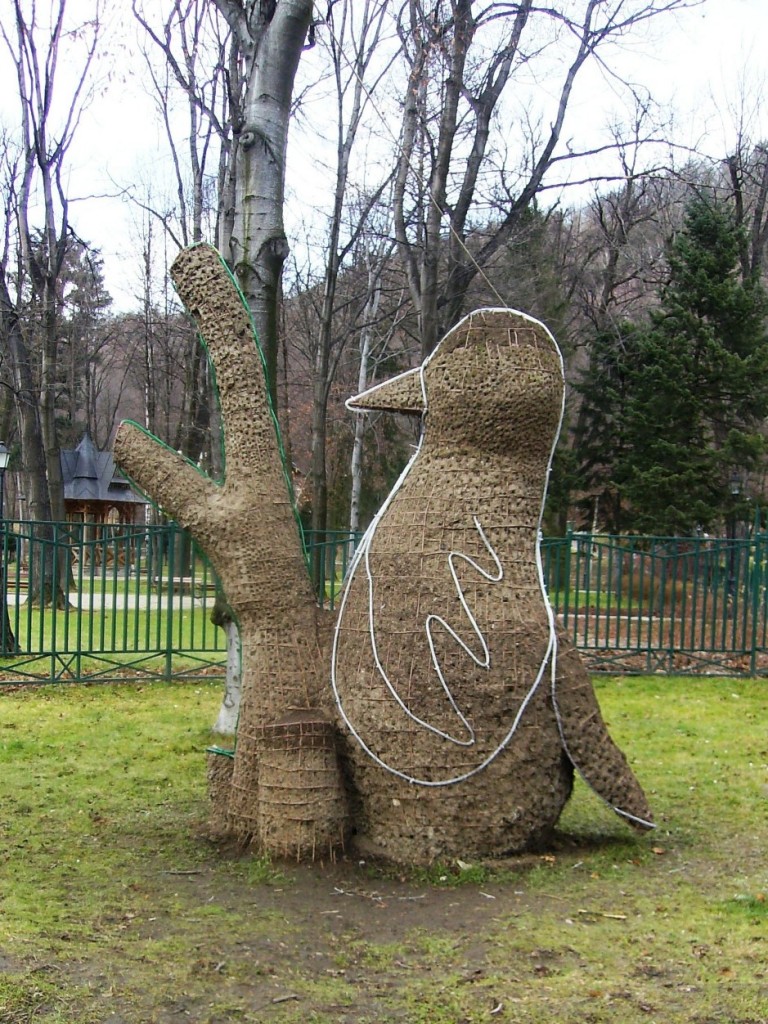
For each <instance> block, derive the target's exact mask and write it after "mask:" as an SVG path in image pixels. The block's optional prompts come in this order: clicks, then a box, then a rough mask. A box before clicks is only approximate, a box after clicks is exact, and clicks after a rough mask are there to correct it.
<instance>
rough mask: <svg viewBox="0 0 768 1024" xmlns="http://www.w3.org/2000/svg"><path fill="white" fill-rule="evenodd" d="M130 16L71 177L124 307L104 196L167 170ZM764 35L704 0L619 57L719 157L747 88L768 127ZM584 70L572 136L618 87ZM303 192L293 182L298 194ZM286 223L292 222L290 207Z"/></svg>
mask: <svg viewBox="0 0 768 1024" xmlns="http://www.w3.org/2000/svg"><path fill="white" fill-rule="evenodd" d="M70 5H71V7H72V11H73V14H76V13H77V11H78V9H79V8H80V7H82V8H83V11H84V12H85V11H86V9H87V8H88V3H87V0H70ZM125 7H126V8H128V7H129V5H128V4H127V3H126V4H125ZM123 17H124V18H125V19H126V20H125V21H124V25H125V26H126V28H124V29H123V30H122V33H120V34H118V35H117V36H116V37H113V43H112V48H111V52H110V53H109V55H108V56H107V57H106V58H104V59H103V60H102V63H101V70H102V72H105V71H106V70H107V69H109V70H110V71H111V72H112V75H111V81H110V83H109V86H108V87H107V88H105V89H104V91H103V93H102V94H100V95H99V96H98V97H97V99H96V100H95V101H94V103H93V104H92V105H91V107H90V108H89V109H88V110H87V112H86V114H85V115H84V118H83V121H82V124H81V125H80V128H79V131H78V136H77V141H76V145H75V146H74V147H73V149H72V151H71V157H72V160H71V174H70V187H71V192H72V194H73V195H75V196H77V195H81V196H93V195H94V194H96V195H102V196H104V198H89V199H88V200H87V201H85V202H82V203H76V204H74V205H73V207H72V218H73V221H74V223H75V226H76V228H77V231H78V233H79V234H80V235H81V236H82V237H84V238H86V239H87V240H89V241H90V242H91V243H92V244H93V245H95V246H96V247H98V248H100V249H101V250H102V253H103V255H104V258H105V264H106V272H107V287H108V289H109V290H110V292H111V293H112V295H113V296H114V298H115V300H116V304H117V306H118V308H121V309H126V308H131V307H133V306H135V302H134V300H133V296H134V295H135V294H136V293H137V291H138V282H137V280H136V273H135V270H134V269H132V268H133V267H135V266H136V256H135V255H134V253H135V247H134V244H133V241H132V239H133V238H135V235H136V231H135V226H134V225H135V221H136V218H137V216H138V215H137V212H136V210H135V208H134V207H132V205H131V204H129V203H127V202H125V201H120V200H119V199H115V198H107V197H108V196H109V195H110V194H112V195H114V194H115V193H117V192H118V191H119V187H120V186H128V185H131V184H134V185H135V184H136V183H137V182H142V181H143V182H151V181H157V180H158V179H160V178H162V177H163V175H164V173H165V168H166V159H167V158H166V155H165V146H164V137H163V134H162V128H161V126H159V125H157V124H156V123H155V120H154V112H153V107H152V103H151V101H150V100H149V99H148V98H147V96H146V95H145V94H143V92H142V85H141V75H142V72H141V64H140V61H139V60H138V58H137V59H136V60H135V61H134V60H132V58H131V52H132V47H131V46H130V45H126V44H128V43H129V41H130V35H131V33H133V32H134V28H133V26H132V24H131V23H130V21H129V20H128V19H127V17H126V15H125V13H123ZM0 18H2V14H0ZM767 42H768V0H706V2H705V3H704V4H703V5H702V6H700V7H698V8H695V9H693V10H689V11H686V12H684V13H682V14H678V15H674V16H665V17H664V18H662V19H659V21H658V22H657V24H656V25H655V26H653V27H652V28H651V29H650V30H649V34H648V35H647V36H646V37H645V38H641V39H637V40H636V41H634V42H633V43H632V44H631V46H630V47H629V48H627V50H626V53H622V54H621V67H622V70H624V69H626V73H628V74H629V75H630V76H631V77H632V78H634V79H635V80H636V81H638V82H641V83H642V84H644V85H646V86H647V87H649V88H650V89H651V90H652V92H653V95H654V98H655V99H656V100H657V101H659V102H661V103H668V104H670V105H672V106H674V108H675V110H676V125H677V128H676V135H675V141H676V142H678V143H679V144H681V145H690V146H692V147H695V148H697V149H699V150H701V151H704V152H706V153H707V154H708V155H709V156H712V157H719V156H721V155H722V154H724V153H726V152H727V151H728V148H729V147H730V146H731V145H732V144H733V141H734V138H735V125H736V124H737V122H738V119H739V111H740V108H741V107H742V105H743V104H744V98H745V97H746V106H745V107H744V112H745V114H746V117H747V119H748V122H749V125H750V131H749V134H750V136H751V137H752V138H753V139H756V138H758V137H760V136H761V135H764V136H768V110H767V109H763V110H761V109H760V103H759V98H760V95H761V93H762V92H763V91H764V89H765V85H766V79H767V78H768V57H767V56H766V53H768V47H767V46H766V43H767ZM614 63H616V61H614ZM3 65H5V67H3ZM11 70H12V69H10V68H9V67H8V60H7V55H6V54H5V53H4V52H0V90H1V92H0V112H1V113H2V118H3V121H4V123H6V124H7V125H8V127H10V128H13V127H14V120H15V119H16V118H17V117H18V115H17V114H16V112H15V109H14V107H13V105H12V103H11V102H9V97H10V96H11V93H10V92H9V89H10V90H12V88H13V80H12V77H9V72H11ZM584 70H585V71H586V69H584ZM582 75H583V77H582V80H581V81H580V83H579V85H578V89H577V92H576V94H575V97H574V99H575V102H574V104H573V108H572V111H571V114H570V121H569V124H568V125H567V126H566V132H565V135H564V137H566V138H567V137H568V134H569V133H570V134H572V135H574V137H576V135H577V133H581V132H582V131H583V130H584V129H585V127H586V125H591V126H592V127H593V128H596V127H599V126H601V125H602V124H603V123H604V122H605V121H606V119H607V118H608V117H610V115H611V113H612V111H613V109H614V108H615V106H616V102H617V100H616V96H615V95H614V94H613V93H612V91H611V89H610V86H609V84H608V83H606V81H605V79H604V78H603V77H602V76H601V75H600V74H599V73H598V71H597V70H596V69H594V70H592V71H590V72H589V73H588V74H583V73H582ZM3 95H4V96H5V100H3V99H2V96H3ZM395 130H396V129H395ZM301 145H302V143H301V140H299V139H298V137H297V139H296V140H295V141H294V146H293V148H292V149H291V150H290V152H289V179H290V181H289V186H290V185H291V183H296V182H298V183H299V186H298V188H299V190H301V188H302V185H303V183H305V182H306V180H307V179H306V163H305V162H304V161H303V159H302V153H301ZM296 192H297V187H296V185H293V186H292V188H291V195H292V196H293V197H294V198H293V200H292V202H293V203H294V204H295V203H297V202H298V200H297V199H296V198H295V196H296ZM304 192H305V201H306V198H308V199H309V202H310V203H311V202H312V199H311V197H306V189H304ZM288 224H289V231H290V230H291V219H290V217H289V219H288ZM172 257H173V253H170V258H172Z"/></svg>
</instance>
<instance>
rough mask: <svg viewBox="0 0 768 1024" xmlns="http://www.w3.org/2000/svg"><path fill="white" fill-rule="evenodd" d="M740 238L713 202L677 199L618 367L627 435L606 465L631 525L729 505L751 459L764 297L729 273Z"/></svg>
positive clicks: (680, 519)
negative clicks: (649, 292)
mask: <svg viewBox="0 0 768 1024" xmlns="http://www.w3.org/2000/svg"><path fill="white" fill-rule="evenodd" d="M742 245H743V237H742V230H741V228H740V227H739V226H738V225H737V224H736V222H735V220H734V218H733V216H732V215H731V213H730V210H729V209H728V207H727V206H726V205H725V204H723V203H722V202H716V201H706V200H705V199H703V198H696V199H695V200H693V201H692V202H691V203H690V204H689V206H688V209H687V211H686V217H685V222H684V227H683V229H682V231H681V232H680V233H679V234H678V235H677V237H676V238H675V239H674V241H673V243H672V245H671V248H670V253H669V263H670V277H669V282H668V284H667V286H666V287H665V288H664V290H663V292H662V295H661V308H660V310H659V311H658V312H656V313H654V314H653V315H652V318H651V326H650V329H649V330H648V332H647V333H646V334H645V336H644V338H643V339H642V341H641V344H640V349H639V353H638V354H639V360H638V364H637V366H636V367H635V368H634V369H633V370H632V371H631V373H630V393H629V396H628V401H627V406H626V421H625V439H626V442H627V443H626V448H625V450H624V452H623V453H622V454H621V456H620V457H619V459H618V460H617V462H616V465H615V472H616V477H617V480H618V481H619V482H620V487H621V491H622V495H623V500H624V501H625V502H627V503H628V504H629V507H630V508H631V512H632V525H633V528H634V529H636V530H638V531H642V532H647V533H664V534H670V535H672V534H690V533H692V532H693V531H695V530H696V529H698V528H703V529H707V528H709V527H711V526H712V525H713V524H715V523H716V522H717V521H718V520H720V519H721V518H723V516H725V515H727V514H728V513H729V512H730V510H731V504H730V503H731V502H732V498H731V495H730V490H729V479H730V477H731V475H732V473H733V472H734V470H739V471H749V470H754V469H755V468H757V466H758V465H759V464H760V462H761V460H762V457H763V452H764V450H765V441H764V437H763V434H762V433H761V429H760V428H761V426H762V423H763V420H764V419H765V417H766V415H768V336H767V335H766V327H765V317H766V313H767V312H768V304H767V303H766V296H765V293H764V292H763V290H762V288H761V286H760V284H759V282H758V281H757V280H753V279H746V280H744V279H742V277H741V275H740V262H739V254H740V252H741V247H742Z"/></svg>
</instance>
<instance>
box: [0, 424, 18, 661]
mask: <svg viewBox="0 0 768 1024" xmlns="http://www.w3.org/2000/svg"><path fill="white" fill-rule="evenodd" d="M10 461H11V453H10V452H9V451H8V448H7V447H6V445H5V441H0V531H2V533H0V537H2V548H0V601H1V602H2V616H3V617H2V637H0V639H1V640H2V642H0V653H2V654H13V653H14V651H15V650H16V638H15V637H14V635H13V631H12V629H11V620H10V618H9V616H8V595H7V593H6V589H5V579H6V573H5V563H6V561H7V559H8V538H7V536H6V530H5V510H4V507H3V506H4V492H5V471H6V469H8V463H9V462H10Z"/></svg>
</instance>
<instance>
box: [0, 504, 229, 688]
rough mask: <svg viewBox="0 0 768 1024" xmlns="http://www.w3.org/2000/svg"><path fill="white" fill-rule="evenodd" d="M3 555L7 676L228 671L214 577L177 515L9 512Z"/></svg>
mask: <svg viewBox="0 0 768 1024" xmlns="http://www.w3.org/2000/svg"><path fill="white" fill-rule="evenodd" d="M2 555H3V560H2V568H3V572H4V581H5V586H4V587H0V594H2V595H3V597H4V601H5V603H4V607H3V609H2V615H0V679H3V680H5V681H15V682H40V681H46V682H47V681H50V682H56V681H63V680H80V681H82V680H90V681H101V682H107V681H115V680H127V679H131V680H137V679H165V680H169V679H171V678H175V679H179V678H188V679H195V678H200V677H203V676H209V675H222V676H223V674H224V662H225V658H226V641H225V637H224V633H223V631H222V630H221V629H218V628H217V627H215V626H214V625H213V624H212V623H211V621H210V615H211V610H212V607H213V602H214V600H215V596H216V579H215V576H214V574H213V571H212V570H211V568H210V566H209V564H208V563H207V561H206V560H205V559H204V558H202V557H201V556H200V555H199V554H198V552H197V551H196V549H195V547H194V546H193V545H192V543H191V542H190V539H189V537H188V535H186V534H185V533H184V532H183V531H181V530H180V529H179V528H178V527H176V526H175V525H174V524H171V525H168V526H122V525H121V526H113V525H95V524H92V523H38V522H28V521H15V522H6V523H5V524H4V525H3V530H2ZM41 595H42V596H43V597H44V598H49V597H51V596H52V597H53V600H50V601H48V602H47V601H45V600H41V599H40V598H41Z"/></svg>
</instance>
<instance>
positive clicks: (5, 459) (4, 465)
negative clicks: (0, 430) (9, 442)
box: [0, 441, 11, 523]
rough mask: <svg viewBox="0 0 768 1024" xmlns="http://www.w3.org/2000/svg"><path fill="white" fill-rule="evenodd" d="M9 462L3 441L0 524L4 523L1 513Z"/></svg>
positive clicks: (0, 465)
mask: <svg viewBox="0 0 768 1024" xmlns="http://www.w3.org/2000/svg"><path fill="white" fill-rule="evenodd" d="M10 461H11V453H10V452H9V451H8V449H7V448H6V446H5V441H0V523H2V522H4V520H5V514H4V511H3V504H4V492H5V471H6V469H8V463H9V462H10Z"/></svg>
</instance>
